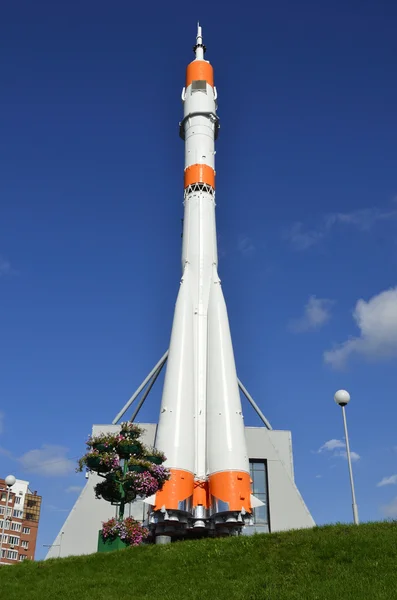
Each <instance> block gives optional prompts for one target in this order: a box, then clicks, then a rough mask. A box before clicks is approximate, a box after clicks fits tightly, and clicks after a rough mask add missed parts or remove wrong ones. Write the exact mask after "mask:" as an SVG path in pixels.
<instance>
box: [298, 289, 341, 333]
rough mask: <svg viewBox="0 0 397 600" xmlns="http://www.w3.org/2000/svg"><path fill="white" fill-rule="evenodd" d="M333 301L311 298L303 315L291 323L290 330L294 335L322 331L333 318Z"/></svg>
mask: <svg viewBox="0 0 397 600" xmlns="http://www.w3.org/2000/svg"><path fill="white" fill-rule="evenodd" d="M332 305H333V301H332V300H327V299H326V298H316V296H310V298H309V300H308V302H307V304H306V305H305V308H304V311H303V315H302V317H300V318H299V319H293V320H292V321H291V322H290V323H289V329H290V330H291V331H293V332H294V333H302V332H304V331H313V330H315V329H320V327H322V326H323V325H324V324H325V323H326V322H327V321H329V320H330V318H331V306H332Z"/></svg>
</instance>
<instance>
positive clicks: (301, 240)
mask: <svg viewBox="0 0 397 600" xmlns="http://www.w3.org/2000/svg"><path fill="white" fill-rule="evenodd" d="M394 219H397V209H395V208H392V209H390V210H380V209H378V208H364V209H359V210H354V211H351V212H349V213H341V212H340V213H330V214H328V215H325V216H324V217H323V218H322V219H321V221H320V223H319V224H318V226H317V227H316V228H315V229H311V230H310V229H305V228H304V226H303V224H302V223H301V222H299V221H298V222H296V223H293V225H291V227H289V228H288V229H287V230H286V231H284V234H283V238H284V239H285V240H288V241H289V242H290V244H291V245H292V246H293V248H294V249H295V250H307V249H308V248H310V247H311V246H314V245H315V244H317V243H318V242H320V241H321V240H322V239H323V238H324V237H325V236H327V235H329V234H330V232H331V231H332V229H334V228H335V227H337V226H338V225H339V226H351V227H355V228H356V229H359V230H360V231H363V232H364V231H370V230H371V229H372V227H373V226H374V225H375V224H376V223H378V222H380V221H390V220H394Z"/></svg>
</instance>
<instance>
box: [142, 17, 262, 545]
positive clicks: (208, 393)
mask: <svg viewBox="0 0 397 600" xmlns="http://www.w3.org/2000/svg"><path fill="white" fill-rule="evenodd" d="M193 49H194V53H195V59H194V60H193V61H192V62H191V63H190V64H189V65H188V66H187V69H186V84H185V87H184V88H183V90H182V103H183V108H184V114H183V119H182V121H181V123H180V124H179V133H180V137H181V138H182V140H183V141H184V144H185V168H184V220H183V238H182V239H183V242H182V278H181V281H180V288H179V293H178V297H177V301H176V306H175V313H174V320H173V325H172V332H171V341H170V347H169V355H168V362H167V369H166V374H165V380H164V388H163V395H162V401H161V408H160V416H159V422H158V429H157V434H156V442H155V444H156V447H157V448H159V449H160V450H162V451H163V452H164V453H165V455H166V456H167V461H166V463H165V466H166V467H168V468H169V469H170V471H171V478H170V480H169V481H167V482H166V484H165V485H164V487H163V489H162V490H161V491H159V492H158V493H157V494H156V495H155V496H153V497H152V499H151V502H150V503H151V504H152V508H151V513H150V524H151V527H152V530H154V531H155V533H156V535H159V534H161V533H166V534H167V535H178V534H184V533H186V532H187V530H196V531H197V532H198V531H199V530H201V531H202V532H204V531H208V532H212V535H214V534H215V535H216V534H222V535H224V534H227V533H236V532H238V530H239V528H241V526H242V525H244V522H245V520H246V519H247V518H250V516H251V513H252V506H257V505H258V504H262V503H261V502H259V501H257V504H255V501H256V499H255V498H254V497H253V496H251V489H250V487H251V482H250V475H249V463H248V455H247V449H246V441H245V435H244V422H243V414H242V408H241V400H240V394H239V388H238V379H237V374H236V366H235V360H234V353H233V344H232V338H231V334H230V328H229V320H228V315H227V309H226V304H225V300H224V296H223V292H222V287H221V280H220V279H219V275H218V254H217V239H216V223H215V141H216V139H217V137H218V132H219V119H218V116H217V91H216V87H215V86H214V70H213V67H212V66H211V64H210V63H209V61H207V60H205V59H204V55H205V51H206V48H205V46H204V44H203V37H202V29H201V27H200V25H198V30H197V37H196V44H195V46H194V48H193Z"/></svg>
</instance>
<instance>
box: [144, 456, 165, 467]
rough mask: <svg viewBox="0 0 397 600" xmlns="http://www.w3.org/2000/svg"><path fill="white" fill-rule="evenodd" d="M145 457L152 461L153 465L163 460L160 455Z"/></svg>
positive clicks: (159, 463)
mask: <svg viewBox="0 0 397 600" xmlns="http://www.w3.org/2000/svg"><path fill="white" fill-rule="evenodd" d="M145 458H146V460H148V461H150V462H151V463H154V464H155V465H161V463H162V462H163V459H162V458H160V456H146V457H145Z"/></svg>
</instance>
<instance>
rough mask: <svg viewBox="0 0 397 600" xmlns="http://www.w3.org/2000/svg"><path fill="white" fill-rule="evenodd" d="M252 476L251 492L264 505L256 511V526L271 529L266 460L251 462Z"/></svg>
mask: <svg viewBox="0 0 397 600" xmlns="http://www.w3.org/2000/svg"><path fill="white" fill-rule="evenodd" d="M250 475H251V479H252V486H251V492H252V494H254V496H256V498H258V500H262V502H263V503H264V504H263V506H258V508H255V509H254V524H255V525H265V526H267V527H268V528H269V499H268V488H267V462H266V460H250Z"/></svg>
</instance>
